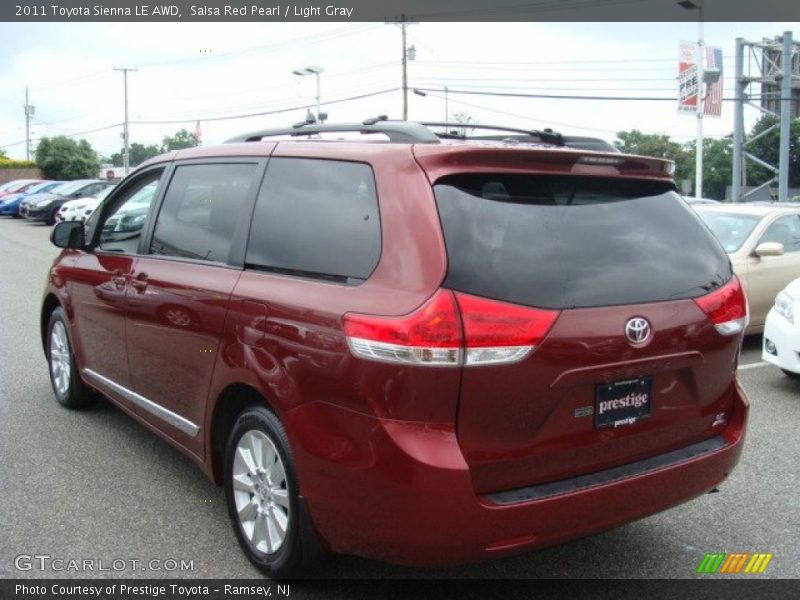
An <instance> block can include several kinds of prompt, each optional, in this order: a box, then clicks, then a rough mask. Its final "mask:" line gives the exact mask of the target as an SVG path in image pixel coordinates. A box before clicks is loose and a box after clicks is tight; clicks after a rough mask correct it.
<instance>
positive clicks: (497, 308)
mask: <svg viewBox="0 0 800 600" xmlns="http://www.w3.org/2000/svg"><path fill="white" fill-rule="evenodd" d="M456 300H457V302H458V307H459V309H460V312H461V321H462V323H463V324H464V340H465V346H466V364H467V365H486V364H497V363H511V362H517V361H519V360H522V359H523V358H525V357H526V356H528V354H530V353H531V352H532V351H533V349H534V348H535V347H536V346H538V345H539V343H540V342H541V341H542V339H543V338H544V336H545V335H547V332H548V331H550V328H551V327H552V326H553V323H555V321H556V318H557V317H558V315H559V312H558V311H554V310H542V309H538V308H529V307H526V306H518V305H516V304H508V303H506V302H498V301H496V300H488V299H486V298H480V297H478V296H470V295H468V294H460V293H456Z"/></svg>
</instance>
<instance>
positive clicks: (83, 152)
mask: <svg viewBox="0 0 800 600" xmlns="http://www.w3.org/2000/svg"><path fill="white" fill-rule="evenodd" d="M36 164H37V165H38V166H39V168H40V169H41V170H42V174H43V175H44V176H45V177H46V178H48V179H63V180H71V179H84V178H90V177H97V172H98V171H99V170H100V160H99V159H98V157H97V153H96V152H95V151H94V150H93V149H92V147H91V146H90V145H89V142H87V141H86V140H80V141H78V142H76V141H75V140H73V139H70V138H68V137H66V136H63V135H60V136H56V137H53V138H46V137H44V138H42V139H41V140H39V144H38V145H37V147H36Z"/></svg>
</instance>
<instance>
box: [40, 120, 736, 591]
mask: <svg viewBox="0 0 800 600" xmlns="http://www.w3.org/2000/svg"><path fill="white" fill-rule="evenodd" d="M351 134H363V136H362V137H365V138H366V140H364V139H361V138H359V139H358V140H355V141H345V140H341V139H338V140H326V139H325V137H326V136H329V135H333V136H339V137H340V138H341V136H342V135H351ZM537 135H538V134H535V133H530V135H529V136H527V137H525V136H523V137H525V139H524V140H523V141H520V139H519V136H518V137H516V138H515V137H514V136H510V137H509V138H508V139H499V140H497V141H489V140H487V139H478V140H476V139H471V138H469V137H467V136H464V135H460V134H458V133H457V132H452V131H448V132H446V133H439V134H437V133H436V132H435V131H434V130H433V128H431V127H427V126H425V125H423V124H419V123H410V122H402V121H388V120H380V119H372V120H368V121H365V122H364V123H358V124H355V125H331V124H327V125H317V124H305V125H300V126H297V127H295V128H290V129H286V130H272V131H262V132H258V133H254V134H251V135H246V136H242V137H241V138H237V139H235V140H232V141H231V142H230V143H227V144H224V145H221V146H216V147H202V148H193V149H188V150H181V151H178V152H172V153H170V154H166V155H163V156H161V157H158V158H155V159H152V160H150V161H148V162H147V163H145V164H144V165H142V166H141V167H139V168H138V169H137V170H136V171H135V172H134V173H132V174H131V175H130V176H129V177H127V178H126V179H125V180H124V181H123V182H122V183H121V184H120V185H119V187H118V188H117V189H115V190H114V192H112V193H111V194H110V195H109V196H108V197H107V198H106V200H105V201H104V202H103V203H102V205H101V206H100V208H98V210H97V211H96V212H95V213H94V214H93V215H92V217H91V218H90V219H89V221H88V222H87V223H86V225H85V226H84V225H82V224H81V223H78V222H67V223H59V224H58V226H57V227H56V229H55V230H54V231H53V237H52V240H53V242H54V243H55V244H56V245H57V246H59V247H62V248H64V250H63V252H62V253H61V255H60V256H59V257H58V258H57V259H56V261H55V263H54V264H53V267H52V268H51V270H50V273H49V276H48V281H47V286H46V291H45V294H44V302H43V306H42V312H41V336H42V342H43V345H44V349H45V352H46V356H47V359H48V362H49V368H50V375H51V379H52V384H53V390H54V392H55V396H56V399H57V400H58V401H59V402H60V403H61V404H63V405H64V406H66V407H68V408H77V407H79V406H81V405H83V404H84V403H85V402H86V401H87V400H89V399H91V398H92V396H93V395H94V394H95V393H96V392H99V393H100V394H102V395H103V396H105V397H107V398H108V399H109V400H111V402H113V403H114V404H116V405H117V406H119V407H120V408H121V409H122V410H123V411H125V412H127V413H128V414H130V415H131V416H132V417H133V418H135V419H136V420H138V421H140V422H141V423H142V424H144V425H145V426H146V427H148V428H149V429H151V430H152V431H154V432H155V433H156V434H157V435H160V436H161V437H163V438H165V439H166V440H168V441H169V442H170V443H171V444H173V445H174V446H175V447H176V448H178V449H179V450H181V451H182V452H184V453H186V454H187V455H188V456H189V457H191V458H192V459H193V460H194V461H195V462H196V463H197V464H198V465H199V466H200V467H201V468H202V469H203V470H204V472H205V473H206V474H207V475H208V476H209V477H210V478H211V479H212V481H213V482H215V483H216V484H219V485H224V486H225V488H226V495H227V502H228V509H229V512H230V516H231V519H232V522H233V528H234V530H235V532H236V536H237V537H238V540H239V542H240V544H241V546H242V548H243V550H244V552H245V554H246V555H247V557H248V558H249V559H250V560H251V561H252V562H253V563H254V564H255V565H256V566H257V567H259V568H260V569H262V570H263V571H264V572H265V573H267V574H269V575H272V576H276V577H284V576H289V575H296V574H298V573H299V572H301V570H302V569H303V568H305V567H307V566H308V565H309V563H310V561H311V559H312V558H313V557H314V555H315V554H316V553H317V552H318V550H320V549H323V550H329V551H333V552H339V553H351V554H358V555H362V556H368V557H373V558H377V559H381V560H387V561H392V562H396V563H401V564H407V565H420V566H423V565H444V564H452V563H459V562H465V561H475V560H482V559H487V558H492V557H497V556H502V555H506V554H511V553H516V552H521V551H524V550H527V549H531V548H537V547H542V546H546V545H550V544H554V543H558V542H563V541H565V540H569V539H572V538H576V537H579V536H583V535H586V534H589V533H592V532H596V531H600V530H603V529H608V528H610V527H614V526H617V525H619V524H622V523H626V522H629V521H631V520H633V519H637V518H640V517H643V516H646V515H649V514H652V513H655V512H657V511H660V510H663V509H665V508H669V507H671V506H674V505H676V504H678V503H681V502H684V501H687V500H689V499H691V498H694V497H696V496H698V495H700V494H704V493H706V492H708V491H709V490H712V489H714V488H715V487H716V486H718V485H719V484H720V482H722V481H723V480H724V479H725V478H726V477H727V476H728V474H729V473H730V472H731V470H732V469H733V468H734V466H735V465H736V463H737V461H738V460H739V455H740V453H741V450H742V444H743V441H744V432H745V424H746V420H747V411H748V401H747V398H746V396H745V394H744V392H743V391H742V389H741V387H740V386H739V384H738V383H737V379H736V368H737V361H738V356H739V349H740V345H741V340H742V335H743V330H744V327H745V325H746V323H747V304H746V301H745V298H744V295H743V293H742V288H741V286H740V284H739V281H738V280H737V279H736V277H735V276H734V275H733V273H732V271H731V265H730V262H729V260H728V258H727V255H726V254H725V253H724V251H723V250H722V248H721V247H720V246H719V244H718V243H717V241H716V240H715V239H714V237H713V236H712V234H711V233H710V232H709V230H708V229H707V228H706V227H705V226H704V225H703V223H702V222H701V221H700V220H699V219H698V218H697V217H696V216H695V214H694V213H693V211H692V209H691V208H689V207H688V206H687V205H686V204H685V202H684V201H683V200H682V199H681V197H680V196H679V195H678V194H677V193H676V192H675V186H674V183H673V180H672V169H673V168H674V166H673V164H672V163H671V162H669V161H665V160H659V159H653V158H645V157H641V156H629V155H623V154H618V153H614V152H596V151H591V150H585V149H578V148H570V147H568V146H565V145H564V142H563V139H561V138H560V137H559V136H558V135H557V134H551V133H548V134H547V135H544V134H543V135H541V136H539V137H536V136H537Z"/></svg>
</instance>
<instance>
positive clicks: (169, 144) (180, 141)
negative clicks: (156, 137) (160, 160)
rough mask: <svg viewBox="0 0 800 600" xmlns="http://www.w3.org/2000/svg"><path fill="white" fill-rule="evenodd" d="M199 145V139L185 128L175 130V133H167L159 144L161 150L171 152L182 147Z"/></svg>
mask: <svg viewBox="0 0 800 600" xmlns="http://www.w3.org/2000/svg"><path fill="white" fill-rule="evenodd" d="M199 145H200V140H198V139H197V136H195V134H193V133H189V132H188V131H186V130H185V129H181V130H180V131H178V132H176V133H175V135H172V136H170V135H168V136H166V137H165V138H164V142H163V144H162V145H161V151H162V152H172V151H173V150H183V149H184V148H194V147H195V146H199Z"/></svg>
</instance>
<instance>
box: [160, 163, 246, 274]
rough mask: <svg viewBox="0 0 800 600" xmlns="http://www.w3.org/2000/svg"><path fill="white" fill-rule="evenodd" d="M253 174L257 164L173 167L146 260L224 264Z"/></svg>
mask: <svg viewBox="0 0 800 600" xmlns="http://www.w3.org/2000/svg"><path fill="white" fill-rule="evenodd" d="M256 169H257V165H256V164H255V163H250V164H229V163H225V164H199V165H183V166H179V167H177V168H176V169H175V173H174V175H173V176H172V180H171V181H170V184H169V188H168V189H167V192H166V194H165V196H164V202H163V204H162V206H161V211H160V212H159V214H158V219H157V220H156V226H155V231H154V232H153V241H152V243H151V245H150V254H157V255H162V256H177V257H181V258H192V259H196V260H208V261H215V262H226V261H227V260H228V254H229V253H230V249H231V243H232V240H233V235H234V232H235V231H236V224H237V222H238V220H239V216H240V215H241V209H242V208H243V206H244V205H245V203H246V200H247V196H248V193H249V191H250V188H251V186H252V185H253V179H254V177H255V173H256Z"/></svg>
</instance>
